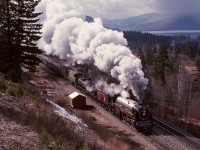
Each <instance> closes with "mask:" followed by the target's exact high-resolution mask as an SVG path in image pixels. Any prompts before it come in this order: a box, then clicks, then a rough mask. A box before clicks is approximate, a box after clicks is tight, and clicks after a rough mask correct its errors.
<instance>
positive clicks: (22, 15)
mask: <svg viewBox="0 0 200 150" xmlns="http://www.w3.org/2000/svg"><path fill="white" fill-rule="evenodd" d="M39 2H40V0H1V1H0V72H1V73H3V74H4V75H5V77H6V78H8V79H9V80H12V81H14V82H18V81H20V80H21V75H22V69H28V70H29V71H33V72H34V71H36V65H37V64H38V63H39V59H38V58H37V54H41V53H42V51H41V50H40V49H38V47H37V43H36V42H37V41H38V40H39V39H40V35H41V33H40V29H41V27H42V25H41V24H39V23H38V21H39V19H38V16H39V15H41V13H37V12H35V7H36V6H37V5H38V3H39Z"/></svg>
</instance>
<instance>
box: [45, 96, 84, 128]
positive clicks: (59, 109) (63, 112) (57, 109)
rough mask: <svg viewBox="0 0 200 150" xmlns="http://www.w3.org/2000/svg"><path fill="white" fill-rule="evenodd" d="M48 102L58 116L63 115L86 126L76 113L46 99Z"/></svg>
mask: <svg viewBox="0 0 200 150" xmlns="http://www.w3.org/2000/svg"><path fill="white" fill-rule="evenodd" d="M46 101H47V102H48V103H50V104H51V105H52V106H53V111H54V112H55V113H56V114H58V115H59V116H61V117H63V118H67V119H69V120H71V121H73V122H74V123H76V124H81V125H83V126H85V127H88V126H87V125H86V124H85V123H83V121H82V120H81V119H80V118H78V117H77V116H76V115H74V114H72V113H70V112H68V111H67V110H66V109H64V108H62V107H60V106H59V105H57V104H56V103H54V102H52V101H50V100H48V99H47V100H46Z"/></svg>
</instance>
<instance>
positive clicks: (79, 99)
mask: <svg viewBox="0 0 200 150" xmlns="http://www.w3.org/2000/svg"><path fill="white" fill-rule="evenodd" d="M69 98H70V105H71V106H72V107H73V108H83V107H85V106H86V97H85V96H84V95H82V94H80V93H78V92H74V93H72V94H70V95H69Z"/></svg>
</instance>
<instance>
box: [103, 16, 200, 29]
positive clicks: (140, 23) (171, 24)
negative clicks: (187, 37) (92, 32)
mask: <svg viewBox="0 0 200 150" xmlns="http://www.w3.org/2000/svg"><path fill="white" fill-rule="evenodd" d="M102 21H103V24H104V26H106V27H108V28H115V29H116V28H117V29H119V30H141V31H162V30H163V31H164V30H199V29H200V14H187V15H174V16H168V15H166V14H165V15H164V14H158V13H148V14H143V15H139V16H134V17H130V18H126V19H115V20H108V19H102Z"/></svg>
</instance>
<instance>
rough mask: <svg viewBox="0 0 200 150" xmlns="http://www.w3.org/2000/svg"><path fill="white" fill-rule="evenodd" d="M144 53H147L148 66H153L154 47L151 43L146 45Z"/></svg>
mask: <svg viewBox="0 0 200 150" xmlns="http://www.w3.org/2000/svg"><path fill="white" fill-rule="evenodd" d="M144 53H145V59H146V62H147V64H148V65H152V64H153V59H154V52H153V48H152V45H151V44H150V43H146V44H145V47H144Z"/></svg>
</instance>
